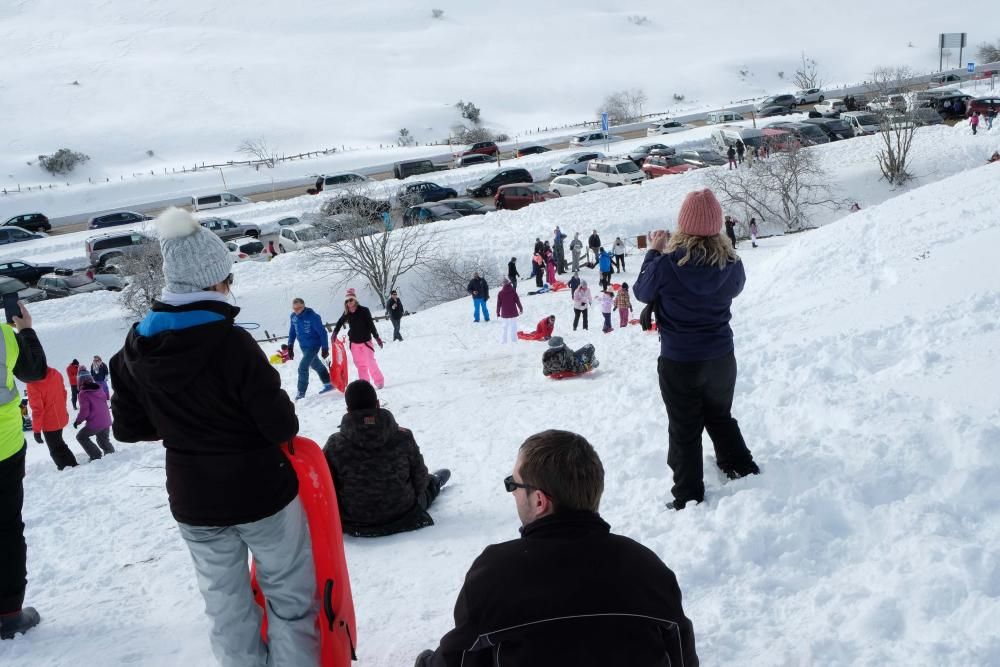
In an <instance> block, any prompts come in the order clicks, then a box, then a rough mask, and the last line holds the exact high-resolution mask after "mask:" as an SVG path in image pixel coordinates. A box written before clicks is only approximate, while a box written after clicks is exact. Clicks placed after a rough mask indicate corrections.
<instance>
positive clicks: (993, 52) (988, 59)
mask: <svg viewBox="0 0 1000 667" xmlns="http://www.w3.org/2000/svg"><path fill="white" fill-rule="evenodd" d="M976 57H977V58H978V59H979V62H981V63H995V62H998V61H1000V39H998V40H997V41H996V42H994V43H992V44H991V43H990V42H983V43H982V44H980V45H979V47H978V48H977V49H976Z"/></svg>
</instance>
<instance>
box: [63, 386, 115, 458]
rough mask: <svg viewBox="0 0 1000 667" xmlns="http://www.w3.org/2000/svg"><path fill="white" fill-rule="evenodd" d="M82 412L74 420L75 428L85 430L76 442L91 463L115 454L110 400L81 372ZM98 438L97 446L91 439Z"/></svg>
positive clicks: (79, 433) (78, 433) (80, 431)
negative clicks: (112, 441)
mask: <svg viewBox="0 0 1000 667" xmlns="http://www.w3.org/2000/svg"><path fill="white" fill-rule="evenodd" d="M79 380H80V411H79V412H78V413H77V415H76V419H74V420H73V428H80V424H83V425H84V426H83V428H82V429H80V430H79V431H78V432H77V434H76V441H77V442H79V443H80V446H81V447H83V451H85V452H87V456H89V457H90V460H91V461H96V460H97V459H99V458H101V457H102V456H103V455H104V454H114V453H115V447H114V445H112V444H111V438H110V437H109V435H110V434H111V425H112V424H111V411H110V410H109V409H108V398H107V396H105V395H104V391H103V390H102V389H101V388H100V387H98V386H97V383H95V382H94V381H93V379H92V378H91V377H90V375H89V374H88V373H87V372H86V371H85V370H84V371H80V375H79ZM92 436H97V444H96V445H95V444H94V441H93V440H91V439H90V438H91V437H92ZM102 452H103V453H102Z"/></svg>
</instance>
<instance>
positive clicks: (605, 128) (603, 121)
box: [601, 111, 608, 132]
mask: <svg viewBox="0 0 1000 667" xmlns="http://www.w3.org/2000/svg"><path fill="white" fill-rule="evenodd" d="M601 131H602V132H607V131H608V112H607V111H602V112H601Z"/></svg>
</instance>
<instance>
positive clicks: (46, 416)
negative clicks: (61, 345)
mask: <svg viewBox="0 0 1000 667" xmlns="http://www.w3.org/2000/svg"><path fill="white" fill-rule="evenodd" d="M70 368H72V366H70ZM80 371H81V372H83V373H86V372H87V371H86V370H85V369H80ZM88 377H89V374H88ZM95 386H96V385H95ZM74 398H75V397H74ZM28 407H29V408H31V430H32V431H33V432H34V435H35V442H37V443H38V444H42V442H44V443H45V444H46V445H47V446H48V448H49V456H51V457H52V462H53V463H55V464H56V468H57V469H59V470H62V469H63V468H72V467H73V466H75V465H76V457H75V456H74V455H73V452H71V451H70V449H69V447H68V446H67V445H66V441H65V440H63V429H64V428H66V425H67V424H69V413H68V412H67V411H66V386H65V385H64V384H63V379H62V375H60V374H59V371H57V370H56V369H54V368H49V369H47V370H46V371H45V377H44V378H42V379H41V380H38V381H37V382H29V383H28Z"/></svg>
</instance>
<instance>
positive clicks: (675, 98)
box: [674, 93, 684, 102]
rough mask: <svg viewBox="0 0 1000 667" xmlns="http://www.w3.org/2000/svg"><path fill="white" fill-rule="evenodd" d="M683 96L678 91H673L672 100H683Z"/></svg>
mask: <svg viewBox="0 0 1000 667" xmlns="http://www.w3.org/2000/svg"><path fill="white" fill-rule="evenodd" d="M683 101H684V96H683V95H681V94H680V93H674V102H683Z"/></svg>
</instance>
